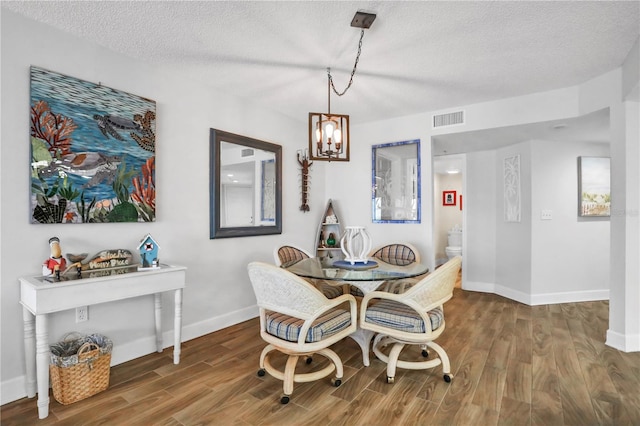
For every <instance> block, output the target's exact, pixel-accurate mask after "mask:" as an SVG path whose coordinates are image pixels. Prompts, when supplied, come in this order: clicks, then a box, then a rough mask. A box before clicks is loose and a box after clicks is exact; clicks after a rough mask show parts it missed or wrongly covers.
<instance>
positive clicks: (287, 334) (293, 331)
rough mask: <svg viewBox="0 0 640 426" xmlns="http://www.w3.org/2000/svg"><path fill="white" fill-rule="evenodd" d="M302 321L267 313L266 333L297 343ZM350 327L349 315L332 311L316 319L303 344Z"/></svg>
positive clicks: (336, 310) (339, 311)
mask: <svg viewBox="0 0 640 426" xmlns="http://www.w3.org/2000/svg"><path fill="white" fill-rule="evenodd" d="M303 323H304V321H303V320H301V319H299V318H295V317H290V316H288V315H284V314H281V313H278V312H268V313H267V333H269V334H271V335H273V336H276V337H279V338H280V339H283V340H287V341H289V342H297V341H298V336H299V335H300V329H301V328H302V324H303ZM350 325H351V313H350V312H349V311H346V310H344V309H334V310H332V311H330V312H327V313H326V314H325V315H323V316H321V317H320V318H318V319H317V320H316V321H315V322H314V323H313V325H312V326H311V327H310V328H309V332H308V333H307V337H306V339H305V342H307V343H312V342H319V341H320V340H322V339H325V338H327V337H329V336H331V335H332V334H335V333H337V332H339V331H341V330H344V329H345V328H347V327H348V326H350Z"/></svg>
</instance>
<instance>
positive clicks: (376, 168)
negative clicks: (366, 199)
mask: <svg viewBox="0 0 640 426" xmlns="http://www.w3.org/2000/svg"><path fill="white" fill-rule="evenodd" d="M372 154H373V155H372V170H373V172H372V184H373V190H372V202H371V205H372V216H373V222H374V223H420V140H412V141H404V142H393V143H386V144H381V145H374V146H373V148H372Z"/></svg>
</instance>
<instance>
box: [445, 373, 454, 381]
mask: <svg viewBox="0 0 640 426" xmlns="http://www.w3.org/2000/svg"><path fill="white" fill-rule="evenodd" d="M443 378H444V381H445V382H447V383H451V379H452V378H453V376H452V375H451V374H445V375H444V377H443Z"/></svg>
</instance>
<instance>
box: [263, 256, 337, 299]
mask: <svg viewBox="0 0 640 426" xmlns="http://www.w3.org/2000/svg"><path fill="white" fill-rule="evenodd" d="M310 257H313V256H312V255H311V254H310V253H309V252H308V251H306V250H304V249H301V248H299V247H296V246H294V245H291V244H286V245H282V246H279V247H276V248H275V249H274V250H273V260H274V261H275V262H276V265H277V266H283V265H284V266H286V265H287V264H291V263H295V262H299V261H301V260H304V259H309V258H310ZM308 281H309V282H310V283H311V284H313V285H314V286H315V287H316V288H317V289H318V290H320V291H321V292H322V293H323V294H324V295H325V296H327V297H328V298H329V299H333V298H334V297H338V296H340V295H342V294H343V293H344V289H343V288H342V287H341V286H333V285H331V284H328V283H327V282H326V281H324V280H308Z"/></svg>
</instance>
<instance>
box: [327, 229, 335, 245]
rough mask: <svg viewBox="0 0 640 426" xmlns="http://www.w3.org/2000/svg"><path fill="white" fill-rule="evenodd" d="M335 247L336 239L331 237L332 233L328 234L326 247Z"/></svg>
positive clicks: (333, 236)
mask: <svg viewBox="0 0 640 426" xmlns="http://www.w3.org/2000/svg"><path fill="white" fill-rule="evenodd" d="M335 245H336V237H335V235H333V232H331V233H329V238H327V246H328V247H334V246H335Z"/></svg>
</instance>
